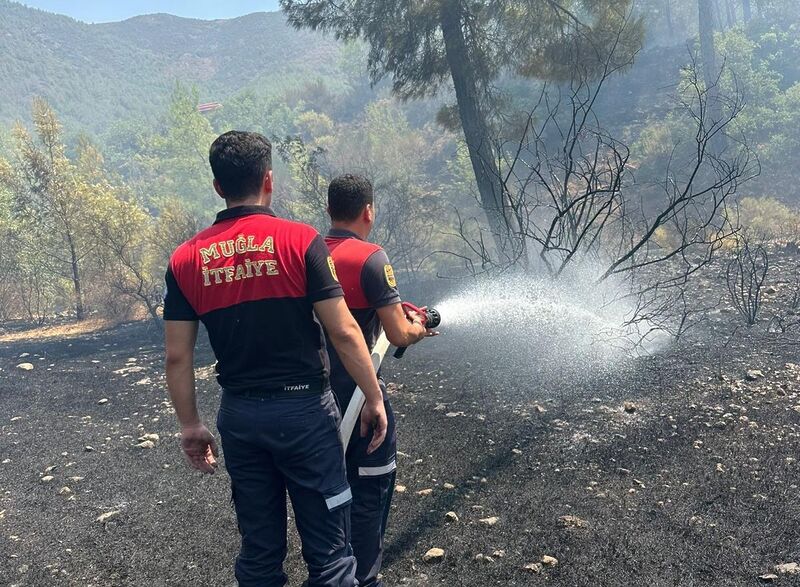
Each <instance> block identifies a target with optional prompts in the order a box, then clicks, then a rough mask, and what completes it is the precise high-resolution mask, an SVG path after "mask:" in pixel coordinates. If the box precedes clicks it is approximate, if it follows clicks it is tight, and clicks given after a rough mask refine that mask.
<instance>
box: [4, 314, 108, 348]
mask: <svg viewBox="0 0 800 587" xmlns="http://www.w3.org/2000/svg"><path fill="white" fill-rule="evenodd" d="M116 326H119V322H118V321H116V320H110V319H108V318H91V319H89V320H82V321H80V322H67V323H64V324H50V325H45V326H37V327H33V328H30V329H26V330H18V331H14V332H8V333H5V334H0V343H16V342H28V341H51V340H64V339H70V338H77V337H80V336H85V335H87V334H94V333H96V332H102V331H104V330H109V329H111V328H114V327H116Z"/></svg>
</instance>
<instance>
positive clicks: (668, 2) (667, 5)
mask: <svg viewBox="0 0 800 587" xmlns="http://www.w3.org/2000/svg"><path fill="white" fill-rule="evenodd" d="M664 16H665V17H666V19H667V29H668V30H669V38H670V40H673V37H675V24H674V23H673V22H672V0H664Z"/></svg>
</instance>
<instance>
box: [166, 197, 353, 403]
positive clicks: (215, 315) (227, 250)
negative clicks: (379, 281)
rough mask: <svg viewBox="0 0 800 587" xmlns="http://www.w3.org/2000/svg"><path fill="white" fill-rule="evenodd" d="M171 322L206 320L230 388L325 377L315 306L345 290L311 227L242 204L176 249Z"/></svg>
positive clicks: (170, 277)
mask: <svg viewBox="0 0 800 587" xmlns="http://www.w3.org/2000/svg"><path fill="white" fill-rule="evenodd" d="M166 282H167V293H166V296H165V299H164V319H165V320H200V321H202V322H203V324H204V325H205V326H206V329H207V330H208V337H209V340H210V342H211V346H212V348H213V349H214V354H215V355H216V357H217V374H218V381H219V384H220V385H221V386H222V387H223V388H224V389H228V390H232V391H237V390H245V389H259V388H270V389H272V388H284V389H287V390H289V391H291V390H303V389H309V388H312V387H316V386H320V387H324V386H325V385H326V380H327V375H328V362H327V353H326V352H325V339H324V336H323V333H322V328H321V327H320V325H319V323H318V322H317V320H316V318H315V316H314V312H313V304H314V303H315V302H318V301H321V300H325V299H329V298H334V297H340V296H342V295H343V292H342V288H341V286H340V285H339V283H338V281H337V280H336V273H335V270H334V265H333V261H332V259H331V256H330V253H329V251H328V248H327V246H326V245H325V242H324V240H323V239H322V237H321V236H320V235H319V234H318V233H317V232H316V231H315V230H314V229H313V228H312V227H310V226H307V225H305V224H300V223H297V222H290V221H288V220H284V219H281V218H276V217H275V215H274V214H273V213H272V211H271V210H270V209H269V208H266V207H262V206H240V207H236V208H230V209H228V210H225V211H223V212H220V213H219V214H218V215H217V220H216V222H215V223H214V224H213V226H211V227H209V228H207V229H206V230H204V231H202V232H200V233H199V234H197V235H196V236H195V237H194V238H192V239H190V240H189V241H187V242H185V243H183V244H182V245H181V246H180V247H178V248H177V249H176V251H175V252H174V253H173V255H172V258H171V259H170V263H169V268H168V269H167V275H166Z"/></svg>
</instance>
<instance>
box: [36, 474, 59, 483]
mask: <svg viewBox="0 0 800 587" xmlns="http://www.w3.org/2000/svg"><path fill="white" fill-rule="evenodd" d="M53 479H55V477H53V476H52V475H45V476H44V477H42V478H41V479H39V481H40V482H42V483H50V482H51V481H52V480H53Z"/></svg>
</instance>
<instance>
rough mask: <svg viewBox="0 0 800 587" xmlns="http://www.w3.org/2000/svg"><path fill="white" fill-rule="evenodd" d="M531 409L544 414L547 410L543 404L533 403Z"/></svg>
mask: <svg viewBox="0 0 800 587" xmlns="http://www.w3.org/2000/svg"><path fill="white" fill-rule="evenodd" d="M531 409H532V410H533V411H534V412H536V413H537V414H544V413H546V412H547V409H545V408H544V407H543V406H541V405H539V404H533V406H531Z"/></svg>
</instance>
